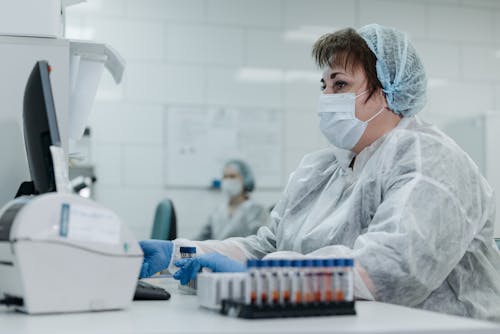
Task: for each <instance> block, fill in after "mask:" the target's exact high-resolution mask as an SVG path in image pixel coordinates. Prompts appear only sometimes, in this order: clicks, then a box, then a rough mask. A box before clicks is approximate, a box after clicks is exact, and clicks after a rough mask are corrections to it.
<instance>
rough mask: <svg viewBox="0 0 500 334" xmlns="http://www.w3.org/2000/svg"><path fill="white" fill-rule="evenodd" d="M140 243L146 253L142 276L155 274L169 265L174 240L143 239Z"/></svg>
mask: <svg viewBox="0 0 500 334" xmlns="http://www.w3.org/2000/svg"><path fill="white" fill-rule="evenodd" d="M139 245H140V246H141V248H142V252H143V253H144V261H143V262H142V268H141V274H140V276H139V277H140V278H144V277H150V276H153V275H154V274H156V273H157V272H159V271H162V270H163V269H165V268H167V267H168V265H169V263H170V259H171V258H172V251H173V249H174V244H173V242H172V241H166V240H142V241H139Z"/></svg>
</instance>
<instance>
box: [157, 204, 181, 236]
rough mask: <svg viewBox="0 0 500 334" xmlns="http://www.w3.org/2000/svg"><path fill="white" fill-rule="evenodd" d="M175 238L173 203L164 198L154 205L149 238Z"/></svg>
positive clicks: (175, 224)
mask: <svg viewBox="0 0 500 334" xmlns="http://www.w3.org/2000/svg"><path fill="white" fill-rule="evenodd" d="M175 238H177V218H176V215H175V209H174V203H173V202H172V201H171V200H170V199H168V198H165V199H163V200H161V201H160V202H159V203H158V205H157V206H156V211H155V217H154V221H153V229H152V230H151V239H159V240H174V239H175Z"/></svg>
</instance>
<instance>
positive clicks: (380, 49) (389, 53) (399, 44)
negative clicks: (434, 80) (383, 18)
mask: <svg viewBox="0 0 500 334" xmlns="http://www.w3.org/2000/svg"><path fill="white" fill-rule="evenodd" d="M358 34H359V35H360V36H361V37H362V38H363V39H364V40H365V41H366V43H367V44H368V47H369V48H370V50H371V51H372V52H373V53H374V54H375V57H377V65H376V66H377V77H378V79H379V81H380V83H381V84H382V88H383V91H384V93H385V96H386V99H387V104H388V106H389V109H391V110H392V111H394V112H395V113H397V114H400V115H402V116H404V117H408V116H413V115H415V114H416V113H417V112H419V111H420V110H422V109H423V107H424V105H425V102H426V90H427V76H426V74H425V69H424V66H423V64H422V62H421V61H420V58H419V57H418V55H417V52H416V51H415V48H414V47H413V45H412V44H411V43H410V41H409V39H408V36H407V35H406V34H405V33H402V32H400V31H397V30H395V29H392V28H387V27H384V26H381V25H378V24H369V25H366V26H364V27H362V28H360V29H359V30H358Z"/></svg>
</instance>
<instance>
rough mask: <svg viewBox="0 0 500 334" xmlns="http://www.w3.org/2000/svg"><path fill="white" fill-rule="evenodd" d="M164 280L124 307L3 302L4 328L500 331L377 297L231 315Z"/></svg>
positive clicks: (55, 332)
mask: <svg viewBox="0 0 500 334" xmlns="http://www.w3.org/2000/svg"><path fill="white" fill-rule="evenodd" d="M150 282H155V280H150ZM156 282H158V280H156ZM161 283H162V284H161V285H163V284H165V285H166V287H167V289H168V290H169V291H170V292H171V293H172V298H171V299H170V300H168V301H135V302H133V303H132V306H131V307H130V308H128V309H126V310H122V311H109V312H94V313H75V314H55V315H34V316H30V315H26V314H22V313H19V312H13V311H8V310H7V309H6V308H3V307H0V333H15V334H35V333H37V334H40V333H43V334H45V333H47V334H49V333H50V334H59V333H61V334H62V333H64V334H67V333H73V334H79V333H82V334H87V333H107V334H132V333H143V334H153V333H258V334H264V333H287V334H290V333H309V334H312V333H412V334H415V333H468V334H474V333H495V334H499V333H500V324H495V323H490V322H484V321H477V320H472V319H467V318H460V317H454V316H449V315H443V314H439V313H433V312H428V311H422V310H416V309H411V308H407V307H402V306H396V305H391V304H384V303H379V302H358V303H357V305H356V310H357V313H358V314H357V315H355V316H327V317H309V318H286V319H264V320H245V319H239V318H231V317H227V316H223V315H220V314H218V313H217V312H214V311H210V310H206V309H203V308H200V307H199V306H198V302H197V299H196V296H191V295H183V294H180V293H179V292H178V291H177V287H176V284H174V283H173V282H172V281H170V280H168V281H167V282H165V280H162V282H161Z"/></svg>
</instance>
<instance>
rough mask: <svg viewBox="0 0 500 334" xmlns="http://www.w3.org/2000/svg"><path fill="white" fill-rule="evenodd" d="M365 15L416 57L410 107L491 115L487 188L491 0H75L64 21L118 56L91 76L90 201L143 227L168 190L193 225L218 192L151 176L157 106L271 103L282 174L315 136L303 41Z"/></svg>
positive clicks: (307, 48) (446, 116) (315, 89)
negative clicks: (399, 36)
mask: <svg viewBox="0 0 500 334" xmlns="http://www.w3.org/2000/svg"><path fill="white" fill-rule="evenodd" d="M373 22H376V23H380V24H383V25H388V26H393V27H396V28H398V29H400V30H404V31H406V32H408V33H409V34H410V36H411V39H412V40H413V42H414V45H415V47H416V48H417V50H418V52H419V53H420V55H421V57H422V58H423V61H424V64H425V66H426V68H427V71H428V76H429V79H430V80H429V101H428V104H427V106H426V108H425V109H424V111H423V112H422V116H423V117H425V118H427V119H429V120H431V121H433V122H436V123H437V124H440V125H444V126H446V124H448V123H450V122H451V121H452V120H456V119H458V118H465V117H468V118H470V117H479V116H481V117H486V119H487V120H488V119H489V118H491V122H488V121H486V122H487V124H491V125H489V126H487V129H484V132H485V134H486V135H485V137H486V140H487V148H486V151H487V153H488V154H489V155H488V157H487V159H486V165H487V166H484V170H486V173H487V177H488V179H489V180H490V182H492V184H493V186H494V187H495V188H496V189H497V191H500V172H499V171H500V158H498V154H496V152H495V151H494V150H495V148H494V147H495V145H496V143H497V142H499V141H498V135H497V134H496V133H497V132H498V131H495V130H494V129H495V126H494V125H496V124H498V118H499V117H500V1H497V0H418V1H417V0H415V1H410V0H353V1H345V0H257V1H256V0H253V1H251V0H100V1H99V0H89V2H88V3H86V4H82V5H78V6H75V7H74V8H72V9H69V10H68V18H67V25H68V27H67V31H68V34H69V35H70V37H75V38H89V39H96V40H101V41H105V42H108V43H109V44H111V45H112V46H114V47H115V48H116V49H117V50H118V51H119V52H120V53H121V54H122V55H123V56H124V57H125V59H126V60H127V68H126V73H125V77H124V81H123V83H122V84H121V85H120V86H115V85H114V83H113V82H112V79H111V78H110V76H109V75H107V74H104V75H103V79H102V81H101V85H100V88H99V91H98V95H97V101H96V104H95V108H94V112H93V115H92V117H91V121H90V125H91V126H92V141H93V145H92V160H93V161H94V162H95V164H96V171H97V177H98V183H97V192H96V196H97V198H98V200H100V201H101V202H103V203H104V204H105V205H108V206H110V207H112V208H114V209H115V210H116V211H117V212H118V213H119V214H120V215H121V216H122V217H123V219H124V220H125V221H126V223H127V224H128V225H130V227H131V228H132V230H133V231H134V233H136V234H137V236H138V237H139V238H145V237H147V236H148V234H149V231H150V228H151V223H152V218H153V212H154V207H155V205H156V203H157V202H158V201H159V200H160V199H161V198H163V197H164V196H168V197H171V198H172V199H173V200H174V202H175V204H176V207H177V214H178V216H179V220H178V221H179V233H180V235H181V236H186V237H190V236H193V235H194V234H196V233H197V231H198V229H199V228H200V226H201V224H202V223H203V222H204V221H205V219H206V216H207V215H208V212H209V211H210V210H211V209H212V208H213V207H214V206H215V205H216V203H217V202H218V201H219V200H220V198H219V195H218V194H216V193H212V192H211V191H209V190H207V189H196V188H190V189H183V188H164V186H163V184H164V182H163V181H164V180H163V178H164V175H165V172H164V168H165V159H164V154H165V152H164V147H165V138H166V136H165V133H164V131H165V113H166V110H167V109H168V108H170V107H195V108H204V107H214V106H216V107H240V108H267V109H270V110H271V109H272V110H276V111H277V112H284V117H283V129H282V134H281V135H282V138H283V143H284V144H283V150H284V152H283V154H282V156H283V161H282V165H283V168H282V169H283V175H282V179H283V180H286V179H287V175H288V173H289V172H291V171H292V170H293V169H294V168H295V166H296V165H297V163H298V162H299V161H300V159H301V157H302V156H303V155H304V154H305V153H306V152H308V151H311V150H314V149H317V148H319V147H323V146H325V145H326V141H325V140H324V139H323V138H322V136H321V134H320V132H319V131H318V130H317V118H316V115H315V111H316V103H317V97H318V93H319V79H320V77H319V75H320V72H319V71H318V70H317V69H316V68H315V67H314V63H313V61H312V59H311V56H310V52H311V45H312V43H313V42H314V40H315V39H316V38H317V37H318V36H319V35H321V34H322V33H325V32H329V31H332V30H334V29H337V28H343V27H346V26H352V27H360V26H362V25H364V24H368V23H373ZM259 75H260V76H261V79H258V78H257V79H256V77H258V76H259ZM249 78H250V79H249ZM259 80H260V81H259ZM485 115H490V116H485ZM466 135H467V134H464V136H466ZM461 140H466V138H461ZM200 168H202V166H200ZM257 182H258V180H257ZM280 191H281V189H260V190H257V191H256V193H255V194H254V196H255V198H256V199H258V200H260V201H262V202H263V203H265V204H266V205H272V204H273V203H275V202H276V201H277V199H278V198H279V194H280ZM498 197H499V198H500V195H499V196H498ZM498 207H499V208H500V199H499V205H498ZM498 211H499V212H500V210H498ZM499 221H500V220H499ZM497 234H499V235H500V228H497Z"/></svg>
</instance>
